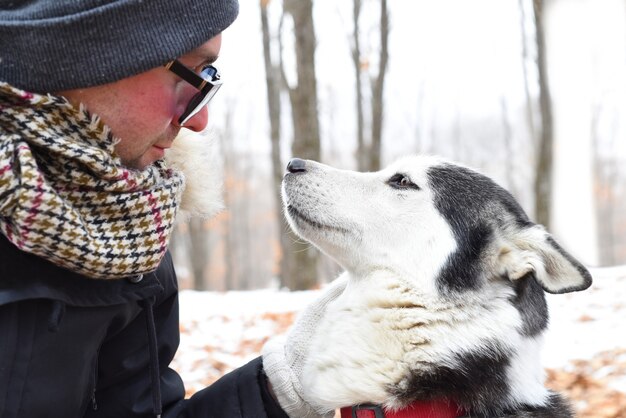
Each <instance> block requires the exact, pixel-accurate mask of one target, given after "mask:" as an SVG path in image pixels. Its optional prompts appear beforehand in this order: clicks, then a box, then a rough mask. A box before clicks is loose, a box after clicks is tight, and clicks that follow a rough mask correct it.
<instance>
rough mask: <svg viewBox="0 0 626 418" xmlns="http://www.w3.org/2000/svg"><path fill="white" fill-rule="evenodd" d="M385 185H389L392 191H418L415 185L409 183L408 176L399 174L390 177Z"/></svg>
mask: <svg viewBox="0 0 626 418" xmlns="http://www.w3.org/2000/svg"><path fill="white" fill-rule="evenodd" d="M387 184H389V185H390V186H391V187H393V188H394V189H416V190H419V189H420V188H419V186H418V185H417V184H415V183H413V182H412V181H411V179H410V178H409V176H407V175H406V174H400V173H398V174H394V175H393V176H391V178H390V179H389V180H387Z"/></svg>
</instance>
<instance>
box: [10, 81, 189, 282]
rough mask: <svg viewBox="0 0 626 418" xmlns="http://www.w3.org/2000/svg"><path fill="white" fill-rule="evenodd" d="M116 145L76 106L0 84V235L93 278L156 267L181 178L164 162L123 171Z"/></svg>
mask: <svg viewBox="0 0 626 418" xmlns="http://www.w3.org/2000/svg"><path fill="white" fill-rule="evenodd" d="M115 143H116V139H115V138H114V137H113V135H112V134H111V132H110V130H109V128H108V127H107V126H105V125H104V124H103V123H102V122H101V121H100V120H99V118H98V117H96V116H92V115H90V114H89V113H88V112H87V111H86V110H85V109H84V108H83V107H82V106H81V107H80V108H79V109H76V108H75V107H73V106H72V105H70V104H69V102H68V101H67V100H66V99H64V98H61V97H54V96H51V95H45V96H44V95H38V94H33V93H28V92H25V91H21V90H18V89H16V88H13V87H11V86H10V85H8V84H6V83H2V82H0V232H1V233H2V234H4V235H5V236H6V237H7V238H8V239H9V241H11V242H12V243H13V244H15V245H16V246H17V247H18V248H20V249H21V250H23V251H27V252H29V253H33V254H36V255H38V256H41V257H43V258H46V259H47V260H49V261H51V262H53V263H54V264H57V265H59V266H62V267H65V268H68V269H70V270H72V271H75V272H78V273H81V274H83V275H85V276H89V277H92V278H99V279H113V278H122V277H127V276H130V275H137V274H143V273H147V272H151V271H153V270H155V269H156V268H157V266H158V265H159V262H160V261H161V258H162V257H163V255H164V254H165V251H166V247H167V242H168V238H169V235H170V232H171V230H172V226H173V223H174V217H175V214H176V210H177V208H178V205H179V201H180V197H181V193H182V190H183V188H184V177H183V176H182V174H180V173H179V172H177V171H174V170H171V169H167V168H166V167H165V166H164V164H163V163H162V162H157V163H155V164H153V165H152V166H150V167H148V168H147V169H145V170H142V171H136V170H131V169H128V168H125V167H123V166H122V164H121V161H120V159H119V157H117V156H116V154H115V152H114V145H115Z"/></svg>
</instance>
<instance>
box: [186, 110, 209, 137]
mask: <svg viewBox="0 0 626 418" xmlns="http://www.w3.org/2000/svg"><path fill="white" fill-rule="evenodd" d="M208 123H209V110H208V107H207V106H204V107H203V108H202V110H200V111H199V112H198V113H196V114H195V115H193V116H192V117H191V119H189V120H188V121H187V122H185V124H184V125H183V127H184V128H187V129H189V130H191V131H194V132H201V131H203V130H204V128H206V126H207V124H208Z"/></svg>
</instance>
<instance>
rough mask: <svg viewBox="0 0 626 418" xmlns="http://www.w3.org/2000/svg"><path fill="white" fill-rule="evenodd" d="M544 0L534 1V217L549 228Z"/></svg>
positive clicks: (550, 141) (549, 156)
mask: <svg viewBox="0 0 626 418" xmlns="http://www.w3.org/2000/svg"><path fill="white" fill-rule="evenodd" d="M543 6H544V2H543V0H533V10H534V14H535V28H536V41H537V69H538V75H539V109H540V114H541V133H540V135H539V143H538V148H537V162H536V170H535V175H536V177H535V220H536V221H537V222H538V223H540V224H542V225H544V226H545V227H546V228H547V229H550V197H551V195H552V166H553V142H554V138H553V124H552V104H551V98H550V89H549V87H548V71H547V63H546V45H545V36H544V20H543V11H544V7H543Z"/></svg>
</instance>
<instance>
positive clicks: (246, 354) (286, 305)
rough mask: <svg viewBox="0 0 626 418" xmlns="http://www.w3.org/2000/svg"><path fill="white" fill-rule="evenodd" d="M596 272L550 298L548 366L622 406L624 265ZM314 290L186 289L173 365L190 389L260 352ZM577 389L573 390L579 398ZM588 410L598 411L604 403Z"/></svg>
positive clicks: (625, 380) (625, 385)
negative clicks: (581, 286) (581, 285)
mask: <svg viewBox="0 0 626 418" xmlns="http://www.w3.org/2000/svg"><path fill="white" fill-rule="evenodd" d="M591 272H592V275H593V277H594V283H593V286H592V287H591V288H590V289H588V290H586V291H584V292H578V293H571V294H565V295H549V296H548V302H549V305H550V312H551V321H550V324H551V325H550V331H549V332H548V335H547V338H546V341H545V350H544V364H545V366H546V368H548V369H553V370H555V371H556V377H555V376H554V375H551V376H552V380H554V379H555V378H556V380H559V379H560V380H559V381H560V382H561V383H559V385H562V386H564V387H563V388H561V387H558V389H560V390H561V389H565V386H568V387H569V386H572V387H573V386H575V385H578V392H581V391H582V392H581V393H580V396H581V397H584V396H586V395H585V393H586V392H587V388H588V387H589V386H588V385H587V383H584V384H582V383H581V382H580V380H581V376H580V375H581V373H582V374H584V376H583V377H584V379H583V380H585V381H587V380H588V379H591V380H593V381H594V382H595V380H596V379H598V380H601V381H602V382H603V383H602V388H601V389H600V390H599V392H598V393H600V395H594V396H595V397H596V398H597V397H598V396H599V397H600V398H602V397H605V398H606V399H605V400H602V402H604V403H603V405H604V404H606V403H607V402H609V400H608V399H609V398H608V397H607V396H608V395H606V393H608V392H607V391H613V392H615V393H613V392H612V397H611V398H610V402H612V403H613V404H615V403H618V402H617V400H616V398H615V396H617V397H619V403H620V405H622V403H623V401H624V399H626V397H624V396H622V395H623V394H626V367H625V366H626V332H625V331H626V326H624V321H625V319H626V266H621V267H613V268H605V269H592V271H591ZM317 292H318V291H308V292H291V293H290V292H284V291H277V290H257V291H246V292H226V293H217V292H196V291H189V290H184V291H182V292H181V302H180V306H181V312H180V314H181V344H180V349H179V351H178V353H177V356H176V358H175V360H174V364H173V367H174V368H175V369H176V370H178V371H179V372H180V373H181V375H182V377H183V379H184V380H185V383H186V386H187V394H188V395H191V394H192V393H194V392H196V391H197V390H199V389H201V388H203V387H205V386H206V385H208V384H210V383H211V382H213V381H214V380H216V379H217V378H219V377H220V376H221V375H222V374H224V373H226V372H228V371H229V370H232V369H233V368H236V367H238V366H240V365H242V364H244V363H245V362H246V361H247V360H250V359H252V358H254V357H256V356H257V355H258V353H259V351H260V349H261V347H262V346H263V343H264V342H265V341H266V340H267V339H268V338H269V337H271V336H272V335H276V334H279V333H283V332H285V331H286V330H287V329H288V327H289V326H290V324H291V322H292V321H293V318H294V316H295V314H296V313H297V312H298V311H299V310H300V309H302V308H303V307H304V306H306V305H307V303H308V302H309V301H311V300H312V299H313V298H314V297H315V295H316V294H317ZM607 358H608V360H607ZM601 359H602V360H601ZM580 370H583V371H582V372H581V371H580ZM563 376H570V378H569V380H567V379H568V378H563ZM571 376H575V377H573V378H572V377H571ZM563 379H565V380H563ZM581 384H582V387H583V389H580V387H581ZM594 385H595V383H594ZM594 387H595V386H594ZM578 392H576V391H575V390H574V392H569V391H568V393H569V395H570V396H574V397H577V396H578V395H577V393H578ZM616 394H617V395H616ZM589 402H592V401H589V400H580V401H579V402H578V404H577V407H579V411H582V410H584V408H583V407H584V406H587V407H589ZM583 404H584V405H583ZM589 408H591V410H593V411H599V410H598V409H597V408H600V407H589ZM594 408H595V409H594ZM602 408H608V407H605V406H602ZM615 408H616V409H615V411H616V412H607V413H603V414H602V413H600V412H588V410H587V412H585V413H584V414H580V415H579V416H588V417H593V418H596V417H616V418H617V417H626V409H624V410H622V409H619V410H618V408H617V407H615ZM619 408H622V407H621V406H620V407H619Z"/></svg>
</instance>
